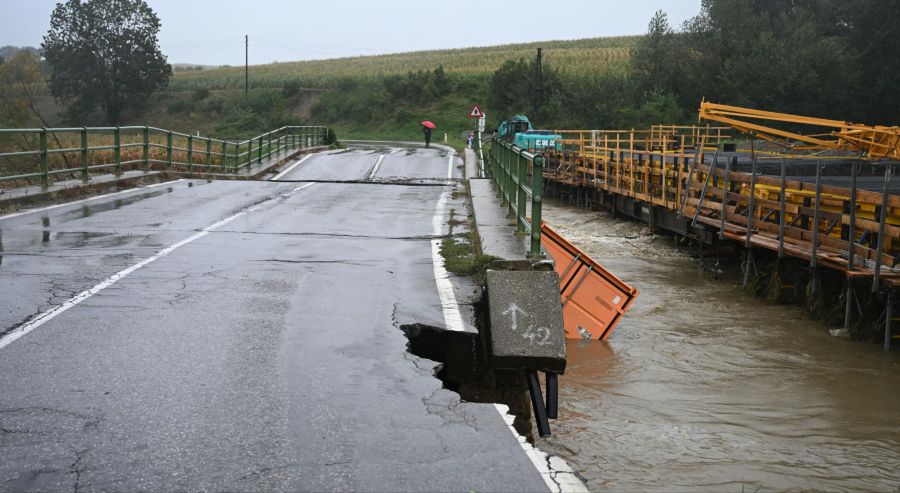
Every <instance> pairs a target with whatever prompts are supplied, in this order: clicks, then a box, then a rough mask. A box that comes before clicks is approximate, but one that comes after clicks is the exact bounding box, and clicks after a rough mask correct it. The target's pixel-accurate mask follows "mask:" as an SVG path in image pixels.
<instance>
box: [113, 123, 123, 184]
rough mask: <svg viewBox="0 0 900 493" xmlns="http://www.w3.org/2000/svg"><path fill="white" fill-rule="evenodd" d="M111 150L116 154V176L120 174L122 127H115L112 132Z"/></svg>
mask: <svg viewBox="0 0 900 493" xmlns="http://www.w3.org/2000/svg"><path fill="white" fill-rule="evenodd" d="M113 146H115V149H113V152H114V153H115V154H116V176H122V129H120V128H119V127H116V130H115V133H114V134H113Z"/></svg>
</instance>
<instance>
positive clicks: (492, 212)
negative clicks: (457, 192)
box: [466, 149, 528, 261]
mask: <svg viewBox="0 0 900 493" xmlns="http://www.w3.org/2000/svg"><path fill="white" fill-rule="evenodd" d="M477 168H478V163H477V158H476V156H475V151H473V150H472V149H466V180H467V182H468V184H469V193H470V194H471V196H472V210H473V213H474V215H475V229H476V231H477V233H478V238H479V245H478V247H479V249H480V250H481V253H483V254H484V255H491V256H494V257H498V258H501V259H503V260H506V261H523V260H525V259H526V255H527V253H528V236H527V235H516V226H515V222H514V220H513V219H512V218H510V217H509V216H508V215H507V210H506V207H504V206H503V203H502V202H501V200H500V197H499V196H498V192H497V190H496V188H495V187H494V185H493V183H491V180H490V178H476V177H475V176H470V175H469V172H470V171H471V170H477Z"/></svg>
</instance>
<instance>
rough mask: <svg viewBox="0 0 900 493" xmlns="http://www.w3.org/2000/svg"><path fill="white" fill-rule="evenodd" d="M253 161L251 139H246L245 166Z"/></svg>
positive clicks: (248, 165)
mask: <svg viewBox="0 0 900 493" xmlns="http://www.w3.org/2000/svg"><path fill="white" fill-rule="evenodd" d="M252 163H253V139H250V140H248V141H247V167H248V168H249V167H250V165H251V164H252Z"/></svg>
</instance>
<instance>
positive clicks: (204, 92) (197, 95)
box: [191, 87, 209, 102]
mask: <svg viewBox="0 0 900 493" xmlns="http://www.w3.org/2000/svg"><path fill="white" fill-rule="evenodd" d="M208 97H209V89H207V88H205V87H202V88H200V89H197V90H196V91H194V94H193V95H192V96H191V100H192V101H194V102H197V101H203V100H204V99H206V98H208Z"/></svg>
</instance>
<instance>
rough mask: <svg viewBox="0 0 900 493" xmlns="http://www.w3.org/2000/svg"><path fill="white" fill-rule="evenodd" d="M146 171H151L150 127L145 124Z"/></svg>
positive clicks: (144, 156)
mask: <svg viewBox="0 0 900 493" xmlns="http://www.w3.org/2000/svg"><path fill="white" fill-rule="evenodd" d="M143 133H144V155H143V158H144V172H145V173H146V172H147V171H150V127H147V126H144V131H143Z"/></svg>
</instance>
